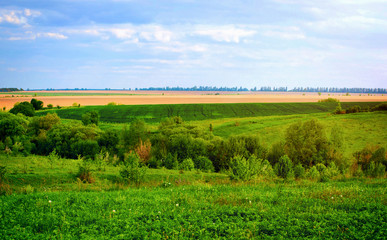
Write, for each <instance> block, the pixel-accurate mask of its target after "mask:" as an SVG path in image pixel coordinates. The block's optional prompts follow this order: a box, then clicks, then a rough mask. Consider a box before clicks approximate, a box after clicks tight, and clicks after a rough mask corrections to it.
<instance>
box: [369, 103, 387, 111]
mask: <svg viewBox="0 0 387 240" xmlns="http://www.w3.org/2000/svg"><path fill="white" fill-rule="evenodd" d="M371 110H372V111H387V103H381V104H378V105H376V106H374V107H372V109H371Z"/></svg>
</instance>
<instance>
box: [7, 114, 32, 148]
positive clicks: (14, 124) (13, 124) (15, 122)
mask: <svg viewBox="0 0 387 240" xmlns="http://www.w3.org/2000/svg"><path fill="white" fill-rule="evenodd" d="M27 125H28V121H27V120H26V119H24V118H23V117H22V115H16V116H15V115H13V114H9V113H3V112H0V141H4V140H5V139H6V138H7V137H9V138H10V139H11V138H15V137H18V136H23V135H24V134H26V132H27ZM6 145H7V144H6ZM7 146H8V147H10V145H7Z"/></svg>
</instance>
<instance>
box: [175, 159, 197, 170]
mask: <svg viewBox="0 0 387 240" xmlns="http://www.w3.org/2000/svg"><path fill="white" fill-rule="evenodd" d="M179 168H180V169H181V170H187V171H191V170H193V169H194V168H195V164H194V162H193V161H192V159H191V158H186V159H184V160H183V162H181V163H180V166H179Z"/></svg>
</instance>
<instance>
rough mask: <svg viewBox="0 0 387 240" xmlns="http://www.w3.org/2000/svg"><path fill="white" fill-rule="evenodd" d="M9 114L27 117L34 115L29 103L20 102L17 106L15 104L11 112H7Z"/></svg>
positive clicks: (32, 107)
mask: <svg viewBox="0 0 387 240" xmlns="http://www.w3.org/2000/svg"><path fill="white" fill-rule="evenodd" d="M9 112H10V113H13V114H15V115H16V114H18V113H21V114H24V115H25V116H28V117H33V116H34V115H35V109H34V106H33V105H32V104H31V103H29V102H21V103H19V104H15V106H14V107H13V108H12V109H11V110H9Z"/></svg>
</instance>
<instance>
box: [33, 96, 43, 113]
mask: <svg viewBox="0 0 387 240" xmlns="http://www.w3.org/2000/svg"><path fill="white" fill-rule="evenodd" d="M31 104H32V106H33V107H34V109H35V110H40V109H42V108H43V102H42V101H40V100H36V99H35V98H33V99H31Z"/></svg>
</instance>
